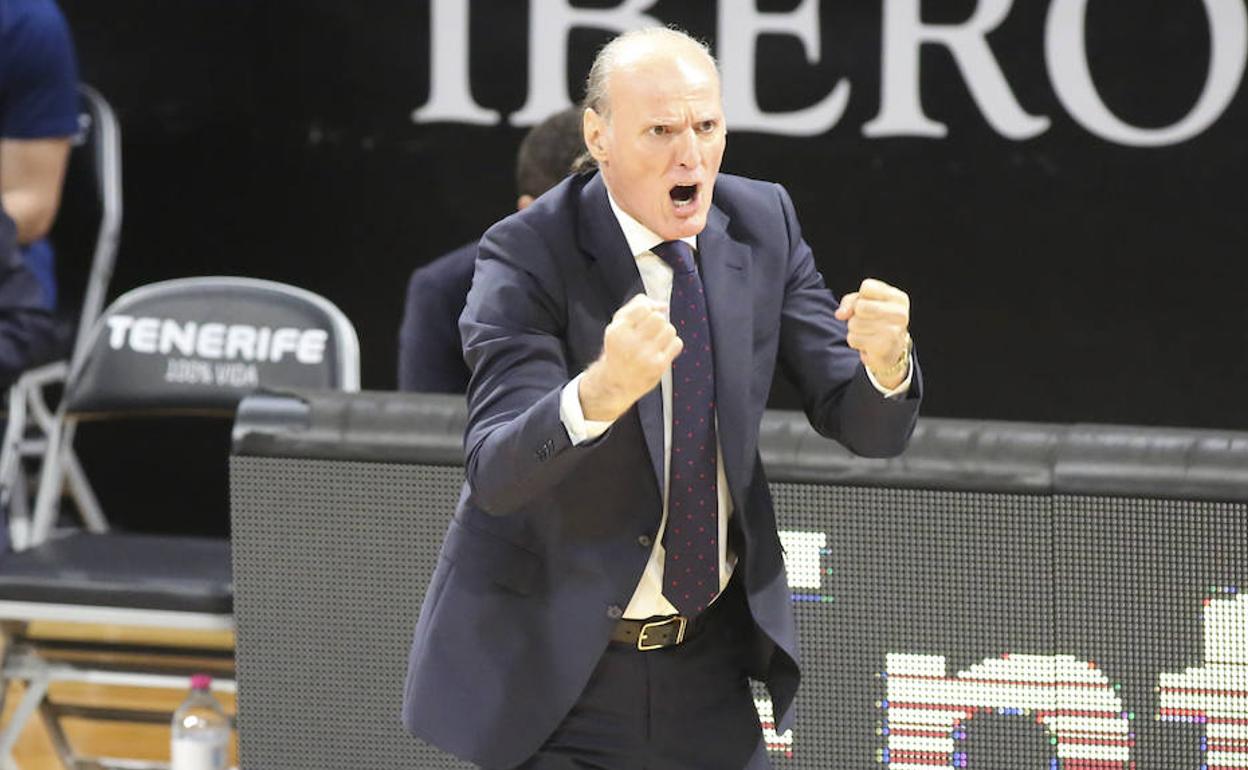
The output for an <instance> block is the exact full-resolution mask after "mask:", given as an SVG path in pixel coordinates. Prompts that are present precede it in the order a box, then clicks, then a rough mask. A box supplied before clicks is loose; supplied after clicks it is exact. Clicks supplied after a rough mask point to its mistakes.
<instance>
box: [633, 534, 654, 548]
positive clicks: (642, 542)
mask: <svg viewBox="0 0 1248 770" xmlns="http://www.w3.org/2000/svg"><path fill="white" fill-rule="evenodd" d="M637 545H639V546H641V547H642V548H649V547H650V546H652V545H654V541H653V540H651V539H650V536H649V535H641V536H639V537H638V538H637Z"/></svg>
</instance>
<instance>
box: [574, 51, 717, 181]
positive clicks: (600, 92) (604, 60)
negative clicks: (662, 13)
mask: <svg viewBox="0 0 1248 770" xmlns="http://www.w3.org/2000/svg"><path fill="white" fill-rule="evenodd" d="M643 42H676V43H683V44H685V45H687V46H689V47H691V48H693V49H694V50H696V51H700V52H701V53H702V55H703V56H705V57H706V58H707V61H709V62H710V63H711V66H712V67H714V68H715V70H716V71H717V72H718V71H719V63H718V62H716V61H715V57H714V56H713V55H712V54H711V49H710V47H709V46H707V44H706V43H704V42H702V41H701V40H698V39H697V38H695V37H693V36H692V35H690V34H689V33H688V32H685V31H684V30H682V29H680V28H678V27H642V28H641V29H634V30H629V31H628V32H625V33H623V34H621V35H618V36H617V37H615V38H613V39H612V40H611V42H609V43H607V44H606V45H604V46H603V47H602V48H601V49H600V50H599V51H598V55H597V56H595V57H594V63H593V65H591V66H590V68H589V76H588V77H586V78H585V98H584V100H582V102H581V107H582V108H583V109H586V110H593V111H594V112H596V113H598V114H599V115H601V116H603V117H604V118H605V117H608V116H609V115H610V113H611V104H610V102H609V101H608V100H607V81H608V80H610V79H611V75H612V73H614V72H615V69H616V67H617V66H618V65H619V62H620V58H621V54H622V53H623V52H624V51H625V50H627V49H628V48H629V47H631V46H633V45H636V44H639V43H643ZM596 165H597V164H596V162H595V161H594V159H593V156H591V155H590V154H589V152H588V151H586V152H583V153H581V155H580V156H579V157H577V159H576V161H575V162H574V163H573V170H575V171H577V172H580V171H586V170H589V169H591V168H594V167H595V166H596Z"/></svg>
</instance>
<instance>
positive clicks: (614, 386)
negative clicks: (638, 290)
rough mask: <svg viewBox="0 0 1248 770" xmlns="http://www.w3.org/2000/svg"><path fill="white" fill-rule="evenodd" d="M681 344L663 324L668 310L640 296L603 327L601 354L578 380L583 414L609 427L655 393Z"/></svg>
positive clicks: (644, 296) (630, 301) (662, 305)
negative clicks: (609, 424) (636, 404)
mask: <svg viewBox="0 0 1248 770" xmlns="http://www.w3.org/2000/svg"><path fill="white" fill-rule="evenodd" d="M683 348H684V343H682V342H681V341H680V337H679V336H677V335H676V327H674V326H672V325H671V323H669V322H668V320H667V306H666V305H664V304H663V303H662V302H658V301H656V300H653V299H650V298H649V297H647V296H646V295H645V294H638V295H637V296H635V297H633V298H632V299H630V300H629V301H628V302H627V303H625V304H624V306H623V307H621V308H620V309H619V310H617V311H615V315H614V316H612V318H611V323H609V324H607V330H606V332H605V333H604V334H603V336H602V355H600V356H599V357H598V360H597V361H595V362H594V363H592V364H590V366H589V368H588V369H586V370H585V375H584V376H583V377H581V382H580V390H579V395H580V398H581V411H582V413H583V414H584V415H585V419H587V420H595V421H603V422H609V421H611V420H614V419H615V418H617V417H619V416H620V415H621V414H623V413H624V412H626V411H628V409H629V407H631V406H632V405H633V404H635V403H636V402H637V401H638V400H639V399H640V398H641V397H642V396H644V395H646V394H647V393H649V392H650V391H651V390H653V389H654V386H655V385H658V384H659V380H660V379H661V378H662V377H663V373H664V372H665V371H667V368H668V367H669V366H671V365H672V361H674V360H675V359H676V356H678V355H680V351H681V350H682V349H683Z"/></svg>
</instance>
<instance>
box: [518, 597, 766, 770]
mask: <svg viewBox="0 0 1248 770" xmlns="http://www.w3.org/2000/svg"><path fill="white" fill-rule="evenodd" d="M706 612H707V615H706V618H705V625H704V627H703V628H702V629H701V630H700V632H699V633H698V634H697V636H696V637H694V638H692V639H690V640H689V641H687V642H685V643H684V644H681V645H677V646H675V647H667V648H664V649H661V650H649V651H644V652H643V651H639V650H637V649H636V648H634V647H631V646H626V645H621V644H617V643H614V642H613V643H611V644H610V645H609V646H608V648H607V651H606V653H605V654H604V655H603V656H602V659H601V660H600V661H599V662H598V666H597V667H596V668H595V670H594V672H593V675H592V676H591V677H590V680H589V684H588V685H587V686H586V688H585V691H584V692H583V693H582V694H581V697H580V700H579V701H577V703H576V705H575V706H574V707H573V708H572V711H571V712H570V713H569V714H568V716H567V718H565V719H564V721H563V723H562V724H560V725H559V727H558V728H557V729H556V730H555V732H554V734H553V735H551V736H550V738H549V739H547V741H546V742H545V744H543V745H542V747H541V748H540V749H539V750H538V752H537V753H536V754H535V755H534V756H533V757H532V758H530V759H529V760H528V761H527V762H525V763H524V764H522V765H520V767H519V768H517V770H738V768H740V769H743V770H767V769H768V768H770V767H771V763H770V761H769V760H768V759H767V752H766V747H765V744H764V743H763V739H762V729H761V727H760V725H759V720H758V711H757V710H756V709H755V707H754V698H753V695H752V694H751V691H750V685H749V679H748V677H747V675H746V672H747V670H748V669H749V655H750V640H751V639H752V638H753V634H754V622H753V620H752V619H751V618H750V613H749V609H748V607H747V605H746V602H745V596H744V592H743V591H742V590H741V589H740V588H739V587H737V585H736V580H733V581H732V582H731V583H730V585H729V588H728V589H727V590H726V591H725V592H724V593H723V595H721V596H720V597H719V599H718V600H716V602H715V603H714V604H713V605H711V608H710V609H708V610H707V611H706Z"/></svg>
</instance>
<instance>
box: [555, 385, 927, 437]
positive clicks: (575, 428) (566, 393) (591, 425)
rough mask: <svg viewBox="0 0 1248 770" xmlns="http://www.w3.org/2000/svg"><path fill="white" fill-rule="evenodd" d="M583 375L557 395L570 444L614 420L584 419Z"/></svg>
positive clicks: (593, 434)
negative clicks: (582, 403)
mask: <svg viewBox="0 0 1248 770" xmlns="http://www.w3.org/2000/svg"><path fill="white" fill-rule="evenodd" d="M583 376H584V374H578V375H576V376H575V377H573V378H572V381H571V382H569V383H568V384H567V385H564V386H563V393H562V394H561V395H560V397H559V419H560V420H562V421H563V428H564V430H566V431H567V432H568V438H569V439H571V441H572V446H576V445H577V444H583V443H585V442H586V441H592V440H594V439H596V438H598V437H599V436H601V435H602V434H604V433H606V432H607V429H608V428H610V427H611V425H612V423H613V422H614V420H606V421H604V420H587V419H585V413H584V412H583V411H582V410H581V392H580V388H581V377H583ZM905 384H906V386H907V387H909V385H910V379H909V378H906V382H905ZM876 387H879V386H876Z"/></svg>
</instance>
